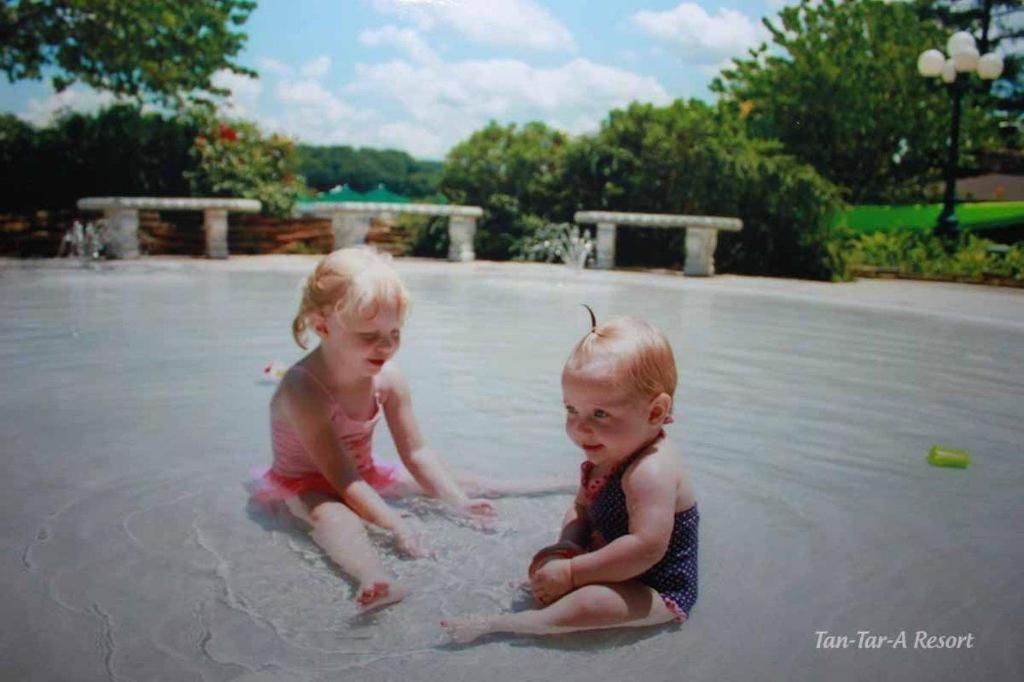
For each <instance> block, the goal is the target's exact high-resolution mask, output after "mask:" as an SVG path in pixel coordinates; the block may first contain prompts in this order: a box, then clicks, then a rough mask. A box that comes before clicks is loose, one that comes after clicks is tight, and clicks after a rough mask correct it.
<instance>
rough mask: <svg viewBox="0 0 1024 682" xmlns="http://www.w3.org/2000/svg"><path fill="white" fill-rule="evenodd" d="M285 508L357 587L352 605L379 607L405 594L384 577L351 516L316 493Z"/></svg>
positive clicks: (359, 523)
mask: <svg viewBox="0 0 1024 682" xmlns="http://www.w3.org/2000/svg"><path fill="white" fill-rule="evenodd" d="M285 504H286V505H287V506H288V509H289V511H291V512H292V514H294V515H295V516H297V517H298V518H300V519H302V520H303V521H305V522H306V523H308V524H310V525H311V526H313V530H312V531H311V532H310V537H312V538H313V541H314V542H316V544H317V545H319V546H320V547H321V548H322V549H323V550H324V551H325V552H326V553H327V556H329V557H330V558H331V560H332V561H334V563H336V564H338V566H339V567H340V568H341V570H342V571H344V572H345V573H346V574H347V575H350V576H352V577H353V578H355V580H356V582H358V583H359V589H358V596H357V597H356V603H358V604H359V606H360V607H361V608H367V607H370V606H383V605H385V604H390V603H392V602H396V601H398V600H400V599H401V598H402V597H404V596H405V590H404V589H403V588H400V587H398V586H397V585H395V584H394V581H393V580H392V578H391V577H390V576H389V575H388V572H387V569H385V568H384V564H382V563H381V561H380V557H378V556H377V552H376V550H375V549H374V548H373V545H371V544H370V538H369V537H367V535H366V527H365V526H364V525H363V520H362V519H360V518H359V516H358V515H356V513H355V512H353V511H352V510H351V509H349V508H348V507H346V506H345V505H344V504H342V503H341V502H339V501H337V500H334V499H332V498H330V497H328V496H326V495H322V494H320V493H306V494H304V495H302V496H301V497H293V498H289V499H288V500H286V501H285Z"/></svg>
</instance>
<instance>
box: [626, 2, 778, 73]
mask: <svg viewBox="0 0 1024 682" xmlns="http://www.w3.org/2000/svg"><path fill="white" fill-rule="evenodd" d="M632 21H633V23H634V24H636V25H637V26H639V27H640V28H641V29H643V30H644V31H646V32H647V34H648V35H650V36H652V37H654V38H657V39H659V40H663V41H665V42H667V43H670V44H671V45H673V46H674V47H675V48H676V49H677V50H679V51H680V52H682V54H683V55H684V56H685V57H686V58H687V59H689V60H692V61H693V62H695V63H698V64H711V63H717V62H721V61H722V60H723V59H729V58H731V57H737V56H740V55H742V54H743V53H744V52H746V50H747V49H748V48H751V47H754V46H755V45H757V44H758V43H759V42H761V41H762V40H763V39H764V38H765V36H766V31H765V29H764V27H763V26H761V24H759V23H757V22H755V21H753V20H752V19H750V17H748V16H747V15H745V14H743V13H741V12H737V11H735V10H730V9H724V8H723V9H719V10H718V14H717V15H714V16H712V15H710V14H708V13H707V12H706V11H705V10H704V9H703V8H702V7H701V6H700V5H697V4H694V3H692V2H684V3H681V4H679V5H677V6H676V7H675V8H673V9H670V10H667V11H665V12H652V11H646V10H645V11H642V12H637V13H636V14H634V15H633V17H632Z"/></svg>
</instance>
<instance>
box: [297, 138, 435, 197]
mask: <svg viewBox="0 0 1024 682" xmlns="http://www.w3.org/2000/svg"><path fill="white" fill-rule="evenodd" d="M298 164H299V172H300V173H302V175H303V176H304V177H305V178H306V182H307V183H308V184H309V186H310V187H313V188H315V189H318V190H320V191H324V190H328V189H330V188H331V187H334V186H335V185H342V184H347V185H348V186H349V187H351V188H352V189H354V190H357V191H360V192H366V191H369V190H372V189H374V188H375V187H377V186H378V185H380V184H384V185H386V186H387V188H388V189H390V190H392V191H393V192H398V193H399V194H404V195H406V196H410V197H416V198H425V197H432V196H434V195H436V194H437V190H438V186H439V184H440V181H441V168H442V164H441V163H440V162H439V161H418V160H416V159H414V158H412V157H411V156H410V155H409V154H407V153H406V152H403V151H398V150H394V149H368V148H362V149H355V148H353V147H348V146H330V147H320V146H311V145H300V146H299V147H298Z"/></svg>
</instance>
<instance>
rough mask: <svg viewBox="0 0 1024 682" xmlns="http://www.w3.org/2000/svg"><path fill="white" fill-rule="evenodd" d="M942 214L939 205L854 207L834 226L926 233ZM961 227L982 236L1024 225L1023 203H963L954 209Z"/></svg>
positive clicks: (864, 229)
mask: <svg viewBox="0 0 1024 682" xmlns="http://www.w3.org/2000/svg"><path fill="white" fill-rule="evenodd" d="M941 212H942V204H914V205H911V206H872V205H865V206H855V207H853V208H851V209H849V210H848V211H844V212H841V213H839V214H838V215H837V216H836V218H835V223H834V224H836V225H841V226H844V227H848V228H850V229H851V230H853V231H854V232H858V233H861V234H871V233H874V232H903V231H906V230H914V231H925V230H931V229H932V228H934V227H935V222H936V221H937V220H938V218H939V213H941ZM956 217H957V218H959V219H960V226H961V227H962V228H964V229H967V230H970V231H972V232H977V233H980V234H984V232H985V231H987V230H997V229H1004V228H1007V227H1012V226H1014V225H1017V226H1024V201H999V202H995V201H985V202H975V203H962V204H957V206H956Z"/></svg>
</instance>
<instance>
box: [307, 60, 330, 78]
mask: <svg viewBox="0 0 1024 682" xmlns="http://www.w3.org/2000/svg"><path fill="white" fill-rule="evenodd" d="M330 70H331V58H330V57H328V56H327V55H325V54H322V55H320V56H319V57H315V58H314V59H311V60H309V61H308V62H306V63H305V64H303V65H302V75H303V76H304V77H305V78H312V79H319V78H323V77H324V76H326V75H327V72H328V71H330Z"/></svg>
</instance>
